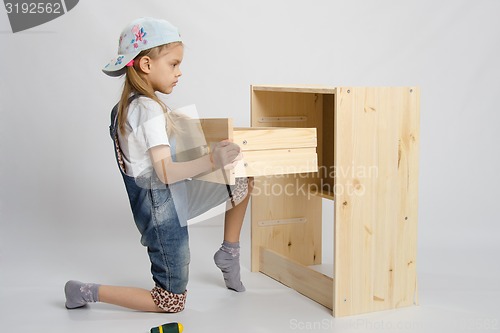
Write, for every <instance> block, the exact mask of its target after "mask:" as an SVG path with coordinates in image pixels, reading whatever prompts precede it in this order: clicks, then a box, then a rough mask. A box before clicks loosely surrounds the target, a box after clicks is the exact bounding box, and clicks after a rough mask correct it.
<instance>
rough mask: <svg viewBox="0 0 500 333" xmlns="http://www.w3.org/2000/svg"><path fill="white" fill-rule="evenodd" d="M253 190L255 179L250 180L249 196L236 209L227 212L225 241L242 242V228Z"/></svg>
mask: <svg viewBox="0 0 500 333" xmlns="http://www.w3.org/2000/svg"><path fill="white" fill-rule="evenodd" d="M252 188H253V178H248V194H247V195H246V197H245V198H244V199H243V200H242V201H241V202H239V203H238V204H237V205H236V206H235V207H234V208H232V209H229V210H227V211H226V215H225V218H224V240H225V241H226V242H230V243H237V242H239V241H240V233H241V227H242V225H243V219H244V218H245V213H246V211H247V206H248V201H250V194H251V193H252Z"/></svg>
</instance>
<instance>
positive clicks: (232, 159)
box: [210, 140, 243, 170]
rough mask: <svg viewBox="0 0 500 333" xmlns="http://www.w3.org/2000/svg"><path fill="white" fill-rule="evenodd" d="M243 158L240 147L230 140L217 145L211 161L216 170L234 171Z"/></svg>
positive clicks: (211, 154)
mask: <svg viewBox="0 0 500 333" xmlns="http://www.w3.org/2000/svg"><path fill="white" fill-rule="evenodd" d="M242 158H243V155H242V154H241V148H240V146H238V145H237V144H235V143H233V142H230V141H228V140H224V141H221V142H219V143H217V144H215V145H214V147H213V149H212V152H211V153H210V161H211V162H212V165H213V166H214V168H215V169H220V168H223V169H226V170H230V169H233V168H234V167H235V166H236V164H237V163H238V161H239V160H241V159H242Z"/></svg>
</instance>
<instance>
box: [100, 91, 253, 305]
mask: <svg viewBox="0 0 500 333" xmlns="http://www.w3.org/2000/svg"><path fill="white" fill-rule="evenodd" d="M136 97H138V95H134V96H132V97H130V99H129V102H131V101H132V100H133V99H135V98H136ZM117 111H118V105H115V107H114V108H113V110H112V112H111V125H110V127H109V129H110V135H111V138H112V139H113V142H114V147H115V157H116V161H117V164H118V167H119V170H120V173H121V175H122V177H123V181H124V184H125V188H126V190H127V194H128V198H129V201H130V206H131V209H132V213H133V216H134V221H135V223H136V226H137V228H138V229H139V232H140V233H141V244H142V245H144V246H146V247H147V250H148V255H149V258H150V261H151V273H152V275H153V280H154V282H155V284H156V287H155V288H154V289H153V290H152V291H151V294H152V296H153V300H154V301H155V303H156V305H158V306H159V307H160V308H161V309H163V310H164V311H167V312H178V311H181V310H182V309H183V308H184V303H185V297H186V286H187V282H188V275H189V261H190V254H189V236H188V227H187V223H186V222H187V221H186V220H187V219H188V218H192V217H194V216H198V215H200V214H202V213H203V212H205V211H207V210H209V209H210V208H213V207H215V206H217V205H219V204H221V203H223V202H225V201H227V200H228V198H229V195H228V192H227V189H226V186H225V185H221V184H214V183H208V182H203V181H196V180H191V181H189V180H184V181H180V182H177V183H175V184H170V185H165V184H163V183H161V182H160V181H159V179H158V177H157V176H156V173H155V172H154V171H153V172H152V174H151V175H150V177H149V178H144V179H140V180H139V179H137V178H134V177H131V176H128V175H127V174H126V173H125V164H124V162H123V159H122V152H121V149H120V146H119V141H118V136H117V135H118V132H117V131H118V121H117V119H118V117H117V113H118V112H117ZM245 181H246V179H245ZM231 189H232V190H234V189H235V186H232V187H231ZM173 193H174V195H172V194H173ZM174 201H175V202H174Z"/></svg>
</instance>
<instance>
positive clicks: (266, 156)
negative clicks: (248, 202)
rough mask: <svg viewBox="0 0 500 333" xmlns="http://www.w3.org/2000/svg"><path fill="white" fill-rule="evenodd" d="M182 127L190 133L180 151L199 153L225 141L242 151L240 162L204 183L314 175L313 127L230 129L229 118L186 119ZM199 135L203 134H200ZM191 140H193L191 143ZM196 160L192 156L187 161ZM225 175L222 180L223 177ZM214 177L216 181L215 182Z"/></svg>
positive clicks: (314, 129)
mask: <svg viewBox="0 0 500 333" xmlns="http://www.w3.org/2000/svg"><path fill="white" fill-rule="evenodd" d="M186 121H188V122H187V123H186V124H184V125H182V126H183V127H184V128H186V129H187V130H186V131H185V132H187V133H190V135H188V136H187V137H189V140H190V142H189V145H188V146H186V147H185V148H184V149H183V150H184V151H186V152H195V154H201V151H202V150H200V149H198V148H197V147H202V146H205V145H208V146H210V145H213V144H215V143H217V142H220V141H222V140H225V139H229V140H233V142H235V143H236V144H238V145H239V146H240V147H241V149H242V151H243V160H242V161H240V162H239V163H238V165H237V166H236V167H235V168H234V169H233V170H230V171H228V172H227V173H226V175H223V173H221V172H220V171H219V172H214V173H212V174H209V175H205V176H203V177H198V178H199V179H203V180H210V181H217V182H227V181H228V180H229V182H230V183H231V184H232V183H234V177H256V176H272V175H283V174H295V173H306V172H316V171H317V170H318V158H317V154H316V146H317V135H316V128H286V127H250V128H242V127H236V128H233V126H232V120H231V119H226V118H224V119H200V120H193V119H190V120H186ZM200 133H202V134H200ZM193 138H196V139H195V140H194V141H193ZM193 158H196V156H194V155H193V154H191V156H189V157H188V158H186V159H184V160H188V159H193ZM223 176H224V177H223ZM214 178H216V180H215V179H214Z"/></svg>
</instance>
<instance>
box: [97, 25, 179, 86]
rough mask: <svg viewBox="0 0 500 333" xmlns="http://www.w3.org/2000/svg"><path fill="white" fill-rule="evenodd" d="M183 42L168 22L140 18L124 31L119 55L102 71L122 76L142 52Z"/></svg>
mask: <svg viewBox="0 0 500 333" xmlns="http://www.w3.org/2000/svg"><path fill="white" fill-rule="evenodd" d="M181 41H182V40H181V36H180V35H179V31H178V30H177V28H176V27H174V26H173V25H172V24H170V23H169V22H168V21H165V20H160V19H155V18H151V17H143V18H139V19H137V20H134V21H133V22H131V23H130V24H129V25H127V27H126V28H125V29H123V32H122V33H121V35H120V39H119V41H118V55H117V56H116V57H114V58H113V59H111V60H110V61H109V63H108V64H107V65H106V66H104V68H103V69H102V71H103V72H104V73H105V74H107V75H109V76H120V75H122V74H125V66H126V65H127V64H128V63H129V62H130V61H131V60H133V59H134V58H135V57H137V55H138V54H139V53H140V52H141V51H144V50H147V49H151V48H153V47H156V46H160V45H163V44H169V43H173V42H181Z"/></svg>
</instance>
